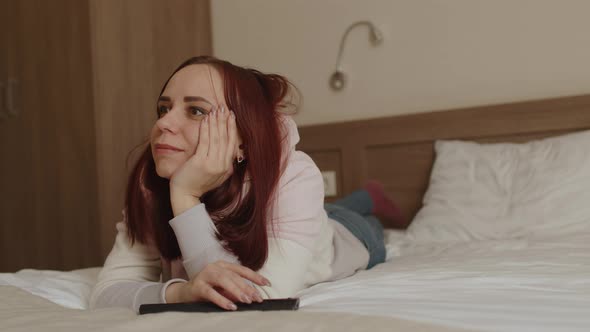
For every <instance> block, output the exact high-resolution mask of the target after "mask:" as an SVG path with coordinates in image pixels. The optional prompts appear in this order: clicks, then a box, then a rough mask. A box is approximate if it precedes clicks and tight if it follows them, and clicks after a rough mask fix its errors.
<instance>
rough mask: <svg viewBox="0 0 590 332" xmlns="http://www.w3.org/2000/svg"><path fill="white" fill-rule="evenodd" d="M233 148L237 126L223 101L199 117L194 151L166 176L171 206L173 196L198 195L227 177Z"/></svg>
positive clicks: (179, 197) (187, 196) (194, 197)
mask: <svg viewBox="0 0 590 332" xmlns="http://www.w3.org/2000/svg"><path fill="white" fill-rule="evenodd" d="M237 152H238V129H237V126H236V116H235V114H234V113H233V112H232V111H230V110H228V109H227V107H225V105H222V106H221V107H218V108H214V109H213V110H212V111H211V112H210V113H208V114H207V115H206V116H205V119H204V120H203V121H201V128H200V131H199V143H198V145H197V149H196V151H195V154H194V155H193V156H191V157H190V158H189V159H188V160H187V161H186V162H185V163H184V164H183V165H182V166H180V167H179V169H178V170H177V171H176V172H174V174H173V175H172V176H171V178H170V198H171V200H172V202H171V203H172V207H173V209H174V205H175V200H176V201H182V200H184V201H186V200H187V199H191V198H193V199H200V198H201V197H202V196H203V195H204V194H205V193H207V192H208V191H210V190H212V189H215V188H217V187H219V186H220V185H221V184H222V183H223V182H224V181H225V180H227V179H228V178H229V177H230V176H231V174H232V173H233V161H234V158H235V157H236V155H237ZM175 212H176V211H175ZM176 214H177V213H175V215H176Z"/></svg>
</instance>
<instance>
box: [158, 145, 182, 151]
mask: <svg viewBox="0 0 590 332" xmlns="http://www.w3.org/2000/svg"><path fill="white" fill-rule="evenodd" d="M156 150H157V151H158V152H181V151H183V150H182V149H179V148H177V147H175V146H172V145H168V144H156Z"/></svg>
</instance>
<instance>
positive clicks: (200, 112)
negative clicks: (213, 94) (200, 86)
mask: <svg viewBox="0 0 590 332" xmlns="http://www.w3.org/2000/svg"><path fill="white" fill-rule="evenodd" d="M188 110H189V112H190V113H191V115H195V116H197V115H204V114H205V112H204V111H203V109H201V108H200V107H195V106H191V107H189V108H188Z"/></svg>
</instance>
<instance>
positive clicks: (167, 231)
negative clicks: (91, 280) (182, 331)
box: [90, 56, 399, 311]
mask: <svg viewBox="0 0 590 332" xmlns="http://www.w3.org/2000/svg"><path fill="white" fill-rule="evenodd" d="M292 92H293V89H292V86H291V84H290V83H289V82H288V81H287V80H286V79H285V78H283V77H281V76H279V75H272V74H270V75H267V74H263V73H261V72H259V71H256V70H252V69H246V68H241V67H238V66H235V65H232V64H230V63H229V62H226V61H221V60H218V59H216V58H213V57H206V56H202V57H195V58H191V59H189V60H187V61H186V62H184V63H183V64H181V65H180V66H179V67H178V68H177V69H176V70H175V71H174V73H173V74H172V76H171V77H170V78H169V79H168V81H166V83H165V84H164V87H163V89H162V91H161V93H160V96H159V98H158V103H157V115H158V119H157V121H156V123H155V125H154V126H153V129H152V131H151V136H150V145H149V146H148V147H147V148H146V149H145V151H144V152H143V155H142V156H141V158H140V159H139V161H138V162H137V164H136V165H135V167H134V169H133V172H132V174H131V176H130V179H129V182H128V186H127V194H126V209H125V211H124V213H123V217H124V220H123V221H122V222H120V223H118V224H117V231H118V234H117V237H116V239H115V245H114V247H113V249H112V251H111V253H110V254H109V256H108V257H107V259H106V262H105V265H104V268H103V269H102V271H101V273H100V275H99V277H98V283H97V285H96V286H95V288H94V289H93V292H92V295H91V300H90V306H91V308H96V307H105V306H124V307H129V308H133V309H134V310H136V311H138V308H139V305H141V304H144V303H173V302H191V301H211V302H214V303H216V304H217V305H218V306H220V307H222V308H225V309H227V310H236V305H235V303H237V302H242V303H251V302H252V301H259V302H260V301H262V300H263V299H264V298H285V297H290V296H293V295H294V294H295V293H296V292H298V291H299V290H301V289H303V288H305V287H308V286H310V285H313V284H315V283H318V282H322V281H328V280H335V279H338V278H343V277H346V276H349V275H352V274H353V273H355V272H356V271H357V270H360V269H366V268H370V267H372V266H374V265H375V264H378V263H380V262H383V261H384V259H385V248H384V244H383V233H382V228H381V225H380V224H379V222H378V221H377V220H376V219H375V218H374V217H372V216H371V215H372V214H381V215H384V216H385V217H389V218H398V219H399V216H398V215H397V214H396V213H397V211H396V210H395V207H394V206H393V205H392V203H391V201H389V200H387V198H386V197H385V195H384V194H383V191H382V189H381V188H380V187H379V185H378V184H375V183H372V184H370V185H368V186H367V188H366V190H362V191H358V192H355V193H354V194H353V195H351V196H349V197H347V198H345V199H343V200H341V201H340V202H337V204H332V205H326V209H327V210H328V214H327V213H326V209H324V206H323V198H324V197H323V181H322V176H321V174H320V172H319V170H318V168H317V167H316V165H315V164H314V163H313V161H312V160H311V159H310V158H309V157H308V156H307V155H305V154H304V153H302V152H300V151H296V150H295V144H297V142H298V141H299V136H298V133H297V128H296V126H295V124H294V122H293V120H292V119H291V118H290V116H288V115H286V114H284V113H281V111H284V109H286V108H287V107H288V106H290V103H288V102H287V101H286V100H287V99H289V98H288V97H289V96H291V93H292ZM328 217H330V218H328Z"/></svg>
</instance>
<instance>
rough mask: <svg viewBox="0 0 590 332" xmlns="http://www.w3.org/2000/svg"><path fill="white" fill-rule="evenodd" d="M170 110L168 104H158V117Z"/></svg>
mask: <svg viewBox="0 0 590 332" xmlns="http://www.w3.org/2000/svg"><path fill="white" fill-rule="evenodd" d="M168 111H169V108H168V106H164V105H161V106H158V117H160V118H161V117H162V116H164V114H166V113H168Z"/></svg>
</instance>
